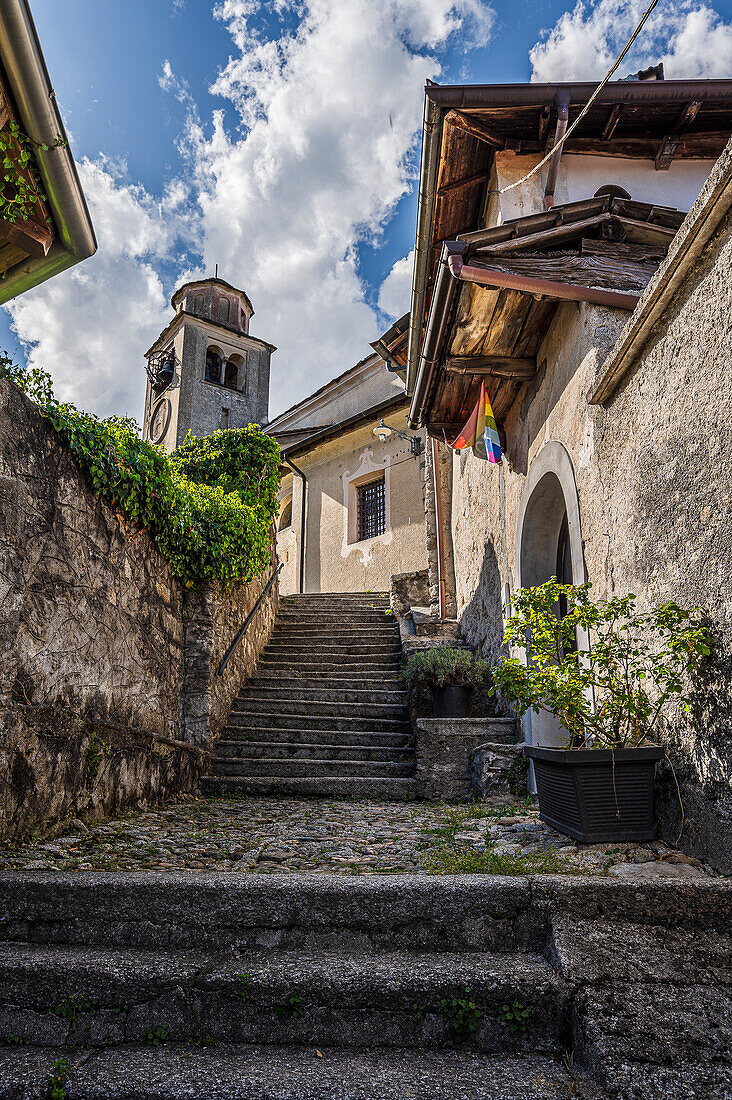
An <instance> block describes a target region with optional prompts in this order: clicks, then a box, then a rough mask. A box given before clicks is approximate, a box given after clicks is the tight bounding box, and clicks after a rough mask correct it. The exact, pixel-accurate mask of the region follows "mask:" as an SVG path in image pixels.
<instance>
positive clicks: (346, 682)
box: [246, 665, 404, 691]
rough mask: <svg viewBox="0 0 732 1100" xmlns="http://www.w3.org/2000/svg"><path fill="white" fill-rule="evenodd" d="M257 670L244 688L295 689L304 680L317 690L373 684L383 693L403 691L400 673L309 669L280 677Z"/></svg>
mask: <svg viewBox="0 0 732 1100" xmlns="http://www.w3.org/2000/svg"><path fill="white" fill-rule="evenodd" d="M261 667H262V666H261V665H260V666H259V669H258V670H257V671H256V672H255V673H254V675H253V676H252V677H251V679H250V680H247V681H246V687H256V686H257V685H258V684H261V685H262V687H263V688H272V687H278V686H280V685H281V686H282V687H297V686H299V685H300V683H301V682H302V681H303V680H304V681H305V682H306V683H310V684H312V685H313V687H315V686H316V685H317V687H318V688H321V689H322V688H334V689H335V690H336V691H341V690H343V689H344V688H347V687H349V686H350V685H353V687H354V688H356V689H358V690H363V689H364V688H365V689H368V688H369V687H370V686H371V685H372V684H374V682H375V683H376V685H377V686H378V687H379V688H381V689H383V690H384V691H387V690H388V691H399V690H404V678H403V677H402V676H401V674H400V673H392V674H387V673H385V672H384V671H383V669H379V670H378V676H377V677H376V678H375V677H374V673H373V672H352V673H350V674H349V675H345V676H344V675H339V674H338V673H337V672H319V671H317V670H316V669H311V670H310V671H309V672H307V673H302V672H297V671H292V672H291V673H290V674H289V675H286V674H284V672H283V675H280V673H278V672H263V671H260V669H261Z"/></svg>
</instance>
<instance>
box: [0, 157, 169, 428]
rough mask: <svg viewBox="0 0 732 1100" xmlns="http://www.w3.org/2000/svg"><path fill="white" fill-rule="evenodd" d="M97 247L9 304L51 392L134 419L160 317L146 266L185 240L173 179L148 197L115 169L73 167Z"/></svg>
mask: <svg viewBox="0 0 732 1100" xmlns="http://www.w3.org/2000/svg"><path fill="white" fill-rule="evenodd" d="M79 175H80V177H81V183H82V187H83V189H84V193H85V194H86V197H87V201H88V203H89V208H90V212H91V216H92V221H93V223H94V228H95V230H96V234H97V240H98V243H99V251H98V252H97V254H96V255H95V256H93V257H92V258H91V259H89V260H86V261H85V262H84V263H82V264H79V265H77V266H76V267H74V268H71V269H70V270H69V271H66V272H64V273H63V274H61V275H57V276H56V277H55V278H54V279H51V280H50V281H49V282H47V283H44V284H42V285H41V286H39V287H37V288H36V289H34V290H31V291H29V292H28V293H27V294H24V295H22V296H21V297H19V298H16V299H15V300H14V301H12V302H11V303H10V305H9V307H8V308H9V312H10V316H11V320H12V324H13V327H14V329H15V331H16V333H17V335H18V337H19V339H20V340H21V342H22V343H23V344H24V345H25V348H26V358H27V360H28V363H29V365H31V366H38V367H41V368H43V369H45V370H48V371H50V372H51V373H52V375H53V378H54V383H55V387H56V393H57V394H58V396H60V397H62V398H64V399H65V400H70V401H74V402H76V403H77V404H79V405H80V406H81V407H83V408H87V409H90V410H94V411H95V412H98V413H101V414H105V415H106V414H111V413H121V412H132V414H133V415H136V416H138V417H139V416H140V415H141V412H142V406H143V398H144V381H145V372H144V360H143V359H142V353H143V352H144V351H146V350H147V348H148V347H149V346H150V344H151V343H152V342H153V340H154V339H155V337H156V336H157V335H158V333H159V332H160V330H161V329H162V328H163V327H164V325H166V324H167V322H168V321H169V320H170V305H169V302H168V299H167V296H166V295H165V293H164V290H163V284H162V281H161V278H160V275H159V274H158V271H157V269H156V265H158V264H159V263H160V262H161V261H162V260H165V259H170V258H172V257H173V255H174V251H175V248H176V242H177V241H178V240H179V238H180V237H181V236H185V237H189V236H190V234H191V225H190V217H189V214H188V213H187V203H188V198H187V193H186V191H185V189H184V188H183V187H182V185H181V184H180V183H177V184H175V185H173V186H171V188H170V189H169V190H168V191H167V192H166V194H165V196H164V197H163V199H161V200H160V201H156V200H154V199H153V198H152V197H151V196H150V195H148V194H147V192H146V191H145V190H144V188H142V187H139V186H136V185H134V184H131V183H129V182H126V181H125V178H124V177H125V172H124V165H119V164H114V163H113V162H110V161H108V160H106V159H104V158H99V159H97V160H95V161H92V160H88V159H86V160H83V161H82V162H81V163H80V164H79Z"/></svg>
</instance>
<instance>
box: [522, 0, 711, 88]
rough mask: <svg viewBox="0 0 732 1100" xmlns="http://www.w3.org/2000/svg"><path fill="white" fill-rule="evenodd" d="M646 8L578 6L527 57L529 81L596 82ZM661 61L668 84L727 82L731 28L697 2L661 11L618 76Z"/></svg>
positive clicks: (641, 0) (629, 3) (614, 1)
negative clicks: (722, 79) (705, 80)
mask: <svg viewBox="0 0 732 1100" xmlns="http://www.w3.org/2000/svg"><path fill="white" fill-rule="evenodd" d="M646 7H647V3H646V0H598V2H597V3H595V4H586V3H583V2H582V0H580V2H579V3H578V4H577V5H576V6H575V7H574V9H573V10H572V11H567V12H565V13H564V14H563V15H562V16H561V18H560V19H559V20H558V21H557V23H556V24H555V26H554V27H552V28H551V30H549V31H546V32H544V34H543V35H542V37H541V39H540V41H539V42H537V44H536V45H535V46H534V47H533V49H532V50H530V51H529V59H530V61H531V65H532V75H531V79H532V80H537V81H545V82H551V81H553V80H596V79H600V78H601V77H602V76H604V74H605V73H606V72H607V70H608V69H609V68H610V67H611V65H612V64H613V62H614V61H615V58H616V57H617V55H618V54H619V53H620V51H621V50H622V48H623V46H624V45H625V43H626V42H627V40H628V38H629V37H630V35H631V33H632V31H633V29H634V27H635V26H636V24H637V23H638V21H639V20H640V18H641V15H642V14H643V11H644V9H645V8H646ZM658 61H663V63H664V69H665V74H666V77H667V78H668V79H669V80H678V79H693V78H717V77H728V76H729V74H730V72H732V25H730V24H729V23H725V22H724V21H723V20H722V18H721V16H720V15H719V14H718V13H717V12H716V11H715V10H714V9H713V8H711V7H709V6H708V5H706V4H704V3H699V2H698V0H682V2H681V3H675V4H673V5H672V4H661V5H659V6H658V7H657V8H656V9H655V11H654V12H653V14H652V15H651V17H650V19H649V20H648V22H647V23H646V25H645V26H644V28H643V30H642V31H641V33H640V35H639V37H638V39H637V40H636V42H635V44H634V46H633V48H632V51H631V52H630V53H629V54H628V55H627V57H626V58H625V59H624V61H623V67H622V70H619V73H618V75H619V76H625V75H627V74H628V73H629V72H634V71H636V70H637V69H640V68H645V67H646V66H647V65H653V64H656V62H658Z"/></svg>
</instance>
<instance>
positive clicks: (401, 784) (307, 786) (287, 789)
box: [200, 775, 417, 802]
mask: <svg viewBox="0 0 732 1100" xmlns="http://www.w3.org/2000/svg"><path fill="white" fill-rule="evenodd" d="M200 787H201V790H202V792H203V793H204V794H206V795H222V796H224V797H226V796H232V795H266V796H268V797H269V798H283V797H287V798H346V799H348V800H349V801H358V799H374V798H376V799H381V800H383V801H385V802H411V801H413V800H414V799H415V798H416V797H417V790H416V785H415V782H414V780H413V779H366V778H360V777H359V776H335V775H333V776H323V777H322V778H315V777H313V776H307V777H303V778H295V777H292V778H288V777H285V776H272V775H269V776H263V775H262V776H257V777H256V778H254V777H251V778H247V777H246V776H212V775H205V776H202V778H201V783H200Z"/></svg>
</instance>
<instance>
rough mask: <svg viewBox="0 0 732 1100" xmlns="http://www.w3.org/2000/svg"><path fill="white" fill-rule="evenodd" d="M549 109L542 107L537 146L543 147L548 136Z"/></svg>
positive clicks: (550, 111) (550, 110)
mask: <svg viewBox="0 0 732 1100" xmlns="http://www.w3.org/2000/svg"><path fill="white" fill-rule="evenodd" d="M551 114H552V109H551V107H542V109H541V115H540V116H539V144H540V145H545V144H546V139H547V137H548V136H549V119H550V118H551Z"/></svg>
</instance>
